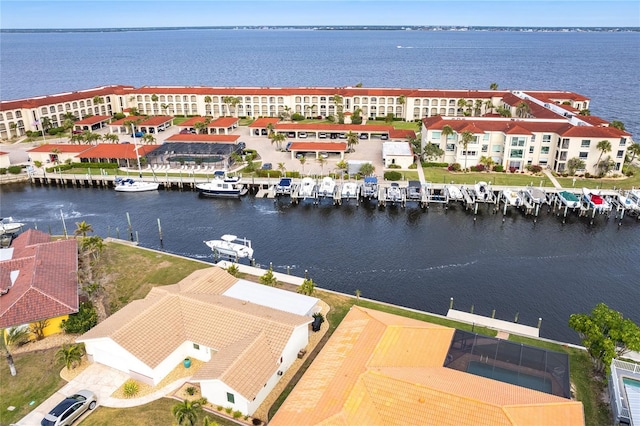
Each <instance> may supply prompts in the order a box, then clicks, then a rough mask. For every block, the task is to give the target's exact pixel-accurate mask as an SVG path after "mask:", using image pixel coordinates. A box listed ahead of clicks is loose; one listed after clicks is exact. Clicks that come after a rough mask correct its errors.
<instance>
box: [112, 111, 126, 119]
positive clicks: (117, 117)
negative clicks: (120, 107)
mask: <svg viewBox="0 0 640 426" xmlns="http://www.w3.org/2000/svg"><path fill="white" fill-rule="evenodd" d="M125 117H126V115H125V114H124V112H117V113H115V114H113V118H114V119H115V120H122V119H123V118H125Z"/></svg>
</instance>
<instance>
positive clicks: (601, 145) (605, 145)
mask: <svg viewBox="0 0 640 426" xmlns="http://www.w3.org/2000/svg"><path fill="white" fill-rule="evenodd" d="M596 148H597V149H598V151H600V156H599V157H598V161H596V171H597V169H599V168H600V159H602V156H603V155H604V154H605V153H607V152H611V142H609V141H608V140H606V139H604V140H601V141H600V142H598V144H597V145H596Z"/></svg>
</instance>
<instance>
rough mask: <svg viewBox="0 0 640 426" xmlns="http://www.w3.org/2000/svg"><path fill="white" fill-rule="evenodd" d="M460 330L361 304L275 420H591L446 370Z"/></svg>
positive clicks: (572, 406) (535, 395) (521, 391)
mask: <svg viewBox="0 0 640 426" xmlns="http://www.w3.org/2000/svg"><path fill="white" fill-rule="evenodd" d="M453 333H454V330H453V329H451V328H448V327H442V326H438V325H435V324H429V323H424V322H421V321H417V320H413V319H410V318H404V317H398V316H395V315H391V314H386V313H383V312H378V311H373V310H369V309H363V308H360V307H358V306H354V307H353V308H351V311H350V312H349V313H348V314H347V316H346V317H345V318H344V320H343V321H342V323H341V324H340V325H339V327H338V328H337V329H336V331H335V332H334V334H333V335H332V336H331V338H330V340H329V342H327V344H326V345H325V347H324V348H323V349H322V351H321V352H320V354H319V355H318V356H317V357H316V359H315V360H314V361H313V363H312V364H311V366H310V367H309V368H308V369H307V371H306V373H305V374H304V376H303V377H302V379H301V380H300V381H299V382H298V384H297V385H296V387H295V388H294V389H293V391H292V392H291V393H290V394H289V396H288V397H287V399H286V401H285V402H284V404H283V405H282V406H281V407H280V409H279V410H278V412H277V413H276V415H275V416H274V417H273V419H272V420H271V422H269V424H270V425H272V426H284V425H287V426H288V425H294V424H295V425H364V424H366V425H387V424H399V425H400V424H401V425H418V424H423V425H452V426H453V425H456V426H458V425H473V426H475V425H492V426H493V425H531V426H533V425H537V424H544V425H583V424H584V415H583V412H582V404H581V403H580V402H576V401H571V400H567V399H564V398H561V397H557V396H554V395H550V394H546V393H543V392H538V391H534V390H531V389H527V388H524V387H520V386H515V385H510V384H506V383H501V382H497V381H494V380H491V379H487V378H484V377H480V376H475V375H472V374H467V373H464V372H460V371H457V370H453V369H449V368H445V367H443V364H444V359H445V356H446V354H447V352H448V349H449V345H450V343H451V338H452V337H453Z"/></svg>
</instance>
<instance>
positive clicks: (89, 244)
mask: <svg viewBox="0 0 640 426" xmlns="http://www.w3.org/2000/svg"><path fill="white" fill-rule="evenodd" d="M91 232H93V231H91ZM80 248H81V250H82V252H83V253H86V254H89V255H91V257H93V259H94V260H97V259H98V258H99V257H100V255H101V254H102V250H103V249H104V241H103V239H102V237H99V236H97V235H92V236H90V237H84V238H82V242H81V243H80Z"/></svg>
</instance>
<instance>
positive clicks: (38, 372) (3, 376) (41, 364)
mask: <svg viewBox="0 0 640 426" xmlns="http://www.w3.org/2000/svg"><path fill="white" fill-rule="evenodd" d="M57 351H58V348H51V349H47V350H42V351H34V352H25V353H21V354H16V355H14V356H13V360H14V362H15V364H16V370H17V371H18V374H17V375H16V376H15V377H13V376H11V373H10V372H9V366H8V365H7V362H6V360H5V359H4V356H3V357H2V364H1V365H0V401H1V403H0V425H2V426H8V425H10V424H13V423H15V422H17V421H18V420H20V419H21V418H22V417H24V416H26V415H27V414H28V413H29V412H31V410H33V408H34V407H37V406H38V405H40V404H41V403H42V402H43V401H44V400H45V399H47V398H49V397H50V396H51V395H52V394H53V393H54V392H55V391H57V390H58V389H60V388H61V387H62V386H64V385H65V384H66V383H67V382H65V381H64V380H63V379H62V378H61V377H60V374H59V373H60V370H61V369H62V367H63V363H62V362H58V361H57V360H56V352H57ZM45 367H46V368H45ZM31 401H34V403H33V405H30V404H29V403H30V402H31ZM10 405H12V406H14V407H16V409H15V410H14V411H7V407H8V406H10Z"/></svg>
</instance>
